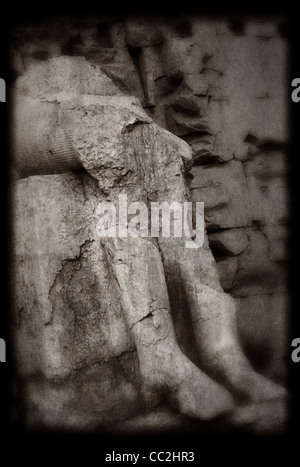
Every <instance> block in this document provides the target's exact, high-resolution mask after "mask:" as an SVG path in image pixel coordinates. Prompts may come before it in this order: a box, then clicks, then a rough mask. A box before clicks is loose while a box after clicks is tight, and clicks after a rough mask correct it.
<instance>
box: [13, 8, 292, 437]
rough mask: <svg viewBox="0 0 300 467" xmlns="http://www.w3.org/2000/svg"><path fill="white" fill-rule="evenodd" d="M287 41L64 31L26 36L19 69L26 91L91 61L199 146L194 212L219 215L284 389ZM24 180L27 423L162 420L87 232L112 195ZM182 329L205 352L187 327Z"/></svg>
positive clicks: (277, 27) (86, 28)
mask: <svg viewBox="0 0 300 467" xmlns="http://www.w3.org/2000/svg"><path fill="white" fill-rule="evenodd" d="M282 31H283V27H282V21H281V20H280V19H277V18H274V19H271V20H268V21H264V22H260V21H258V20H256V19H255V20H254V19H253V20H251V19H247V20H245V21H243V19H242V20H241V21H240V22H239V23H237V22H233V21H231V20H230V18H228V19H226V18H224V19H215V18H213V19H203V18H200V17H196V16H182V17H177V18H174V19H173V20H167V19H164V18H162V17H158V18H153V17H124V18H118V17H115V18H114V17H110V16H107V17H104V16H99V17H93V18H91V17H89V18H72V19H67V18H56V19H55V20H53V21H51V22H50V21H49V22H39V23H34V24H20V25H18V26H17V27H16V28H15V29H14V30H13V31H12V36H11V57H12V62H11V63H12V70H13V72H14V73H15V76H16V77H17V76H20V75H22V74H23V73H24V72H25V71H26V70H27V69H28V66H29V65H30V64H32V63H40V62H43V61H47V60H48V59H49V58H51V57H59V56H61V55H70V56H83V57H85V58H86V60H88V61H89V62H90V63H91V64H93V65H95V66H97V67H100V68H101V70H102V71H104V72H105V73H106V74H107V75H108V76H109V77H110V78H111V79H112V80H113V81H114V83H115V84H116V85H117V87H118V88H119V89H120V90H121V91H122V92H124V93H128V94H129V95H133V96H135V97H137V98H138V99H139V100H140V102H141V104H142V106H143V107H144V109H145V111H146V112H147V114H148V115H149V116H150V117H151V118H152V119H153V120H154V121H155V122H156V123H158V124H159V125H160V126H162V127H163V128H165V129H167V130H169V131H171V132H172V133H174V134H175V135H177V136H179V137H181V138H183V139H184V140H185V141H186V142H187V143H188V144H189V145H190V146H191V148H192V152H193V167H192V169H191V171H190V176H189V187H190V192H191V200H193V201H204V203H205V220H206V227H207V231H208V238H209V243H210V247H211V250H212V252H213V254H214V256H215V259H216V262H217V268H218V272H219V276H220V280H221V284H222V287H223V288H224V290H225V291H226V292H227V293H230V294H231V295H232V296H233V297H234V298H235V300H236V303H237V309H238V315H237V318H238V326H239V333H240V339H241V343H242V345H243V347H244V348H245V350H246V353H247V355H248V357H249V359H250V360H251V362H252V363H253V364H254V366H255V367H256V368H257V369H258V370H259V371H261V372H262V373H263V374H265V375H267V376H268V377H270V378H272V379H274V380H276V381H279V382H282V383H284V382H285V381H286V363H285V360H286V359H287V355H286V351H287V350H288V349H289V346H288V345H287V340H286V339H287V329H288V311H289V310H288V299H289V293H288V287H287V280H288V270H287V260H288V254H289V252H288V228H287V224H288V219H289V190H288V170H289V164H288V155H287V147H288V142H289V131H288V128H289V125H288V108H287V105H288V102H289V96H288V95H287V93H288V92H289V86H288V84H287V66H288V64H287V58H288V53H289V51H288V42H287V39H286V38H285V37H284V35H283V33H282ZM70 86H72V82H70ZM19 178H20V179H19ZM15 179H16V181H15V186H16V188H15V193H16V194H15V200H16V203H15V210H14V218H15V232H16V234H15V236H16V248H15V249H16V260H17V263H16V264H17V266H16V268H15V271H16V272H15V274H16V280H15V290H16V293H15V296H16V303H15V307H14V308H15V313H14V325H13V327H14V334H15V342H16V355H17V364H18V373H19V379H20V381H22V382H23V393H24V394H23V398H24V400H25V405H26V407H27V410H26V413H27V419H26V423H27V424H28V425H30V426H39V425H44V426H51V427H52V426H55V427H57V426H58V427H63V428H65V427H74V428H82V427H84V428H95V427H97V426H101V425H107V424H111V423H117V422H119V421H122V420H125V419H129V418H131V417H133V416H136V415H138V414H140V413H142V412H143V411H145V410H151V409H152V408H153V407H154V406H155V405H156V404H158V403H159V402H161V401H160V399H159V397H158V395H157V394H149V393H147V391H146V390H145V388H144V387H143V385H142V383H141V378H140V375H139V367H138V360H137V355H136V350H135V347H134V343H133V341H132V338H131V336H130V333H129V332H128V329H127V327H126V323H125V321H124V318H123V316H122V313H121V309H120V304H119V301H118V298H117V296H116V293H115V290H114V284H113V281H112V279H111V277H110V275H109V271H108V269H107V267H106V263H105V258H104V257H102V258H99V257H97V255H99V252H97V251H96V249H95V247H94V241H95V238H94V237H93V235H92V233H91V231H90V230H89V228H88V220H89V219H90V217H89V216H90V215H91V212H92V209H93V208H94V207H95V203H96V202H99V199H101V191H100V190H99V188H98V187H97V186H96V185H95V183H94V182H93V180H92V179H91V178H90V177H89V176H88V175H87V174H84V173H81V174H79V175H78V174H76V175H74V174H72V173H66V174H61V175H41V176H35V177H29V178H23V177H22V176H21V177H20V176H19V175H18V174H17V173H15ZM97 200H98V201H97ZM37 219H38V222H37ZM32 225H34V229H33V230H32ZM32 231H34V235H32ZM95 265H97V266H95ZM90 271H92V274H91V273H90ZM33 277H34V282H33V281H32V278H33ZM83 291H84V294H83ZM99 297H100V298H99ZM171 301H172V297H171ZM53 310H55V313H54V311H53ZM182 311H183V312H184V310H182ZM174 319H175V325H176V330H177V334H178V337H179V340H180V342H181V344H182V347H183V348H185V349H186V352H192V351H190V350H189V348H188V347H189V338H188V336H185V335H184V334H185V333H184V330H183V328H182V326H184V320H182V317H180V316H177V314H176V313H175V316H174ZM87 387H88V390H87ZM45 401H46V402H45Z"/></svg>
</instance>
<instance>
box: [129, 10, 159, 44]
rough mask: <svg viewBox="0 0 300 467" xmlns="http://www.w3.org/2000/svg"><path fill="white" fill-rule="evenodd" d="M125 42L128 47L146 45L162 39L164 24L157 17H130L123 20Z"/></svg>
mask: <svg viewBox="0 0 300 467" xmlns="http://www.w3.org/2000/svg"><path fill="white" fill-rule="evenodd" d="M125 34H126V44H127V45H128V46H129V47H147V46H148V45H156V44H159V43H160V42H162V41H163V40H164V25H163V24H162V23H161V21H160V20H159V19H154V18H148V19H147V18H145V17H140V18H139V17H132V18H128V19H127V20H126V21H125Z"/></svg>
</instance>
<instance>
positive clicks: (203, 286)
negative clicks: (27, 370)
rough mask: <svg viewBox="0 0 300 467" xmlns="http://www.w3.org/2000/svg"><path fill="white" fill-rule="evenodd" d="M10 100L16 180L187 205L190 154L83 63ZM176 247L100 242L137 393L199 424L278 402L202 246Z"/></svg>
mask: <svg viewBox="0 0 300 467" xmlns="http://www.w3.org/2000/svg"><path fill="white" fill-rule="evenodd" d="M32 83H35V85H32ZM13 96H14V100H15V107H14V113H13V122H12V131H13V135H12V142H13V146H14V147H13V153H14V164H15V167H16V168H17V171H18V172H19V173H20V174H21V175H23V176H29V175H35V174H49V173H63V172H67V171H70V170H78V169H81V170H82V169H84V170H85V171H86V172H87V173H88V174H89V175H90V176H91V177H93V178H94V179H95V180H96V181H97V183H98V184H99V187H100V189H101V191H102V193H103V194H104V196H105V198H106V200H107V201H108V202H111V203H115V204H116V203H118V197H119V195H120V194H123V195H124V194H126V195H127V198H128V202H130V203H131V202H144V203H145V204H146V205H149V204H150V203H151V202H157V201H159V202H161V201H168V202H169V203H170V202H173V201H177V202H179V203H183V202H185V201H187V200H188V196H189V190H188V187H187V184H186V181H185V175H186V171H187V170H188V168H189V166H190V164H191V159H192V155H191V149H190V147H189V145H188V144H187V143H186V142H185V141H183V140H181V139H180V138H178V137H177V136H174V135H173V134H171V133H170V132H168V131H166V130H164V129H162V128H161V127H159V126H158V125H157V124H155V123H154V122H153V121H152V120H151V119H150V118H149V116H148V115H147V114H146V113H145V112H144V110H143V108H142V106H141V105H140V103H139V101H138V100H137V99H136V98H133V97H131V96H128V95H125V94H124V93H123V92H121V91H120V90H119V89H118V88H117V87H116V86H115V84H114V83H113V82H112V81H111V80H110V79H109V78H108V77H107V75H105V74H104V73H103V72H102V71H101V70H100V68H97V67H95V66H93V65H91V64H89V63H88V62H87V61H86V60H85V59H84V58H82V57H66V56H62V57H59V58H52V59H50V60H48V61H47V62H43V63H41V64H36V65H35V66H32V67H30V68H29V69H28V70H27V71H26V73H24V75H23V76H21V77H20V78H19V79H18V80H17V82H16V85H15V88H14V91H13ZM98 220H99V219H98ZM96 221H97V219H96ZM93 228H94V227H93ZM185 240H186V238H184V237H182V238H176V237H174V236H171V237H169V238H164V237H161V236H159V237H158V238H152V237H151V236H149V237H141V236H137V237H136V238H133V237H129V236H127V237H118V236H116V237H111V238H110V237H102V238H99V239H98V241H99V247H100V244H101V245H102V246H103V248H104V250H105V254H106V256H107V259H108V262H109V267H110V268H111V271H112V274H113V276H114V277H115V279H116V283H117V287H118V291H119V296H120V301H121V305H122V310H123V312H124V315H125V317H126V320H127V323H128V326H129V328H130V330H131V333H132V335H133V337H134V342H135V345H136V348H137V352H138V357H139V364H140V370H141V374H142V377H143V380H144V383H145V384H146V385H147V386H149V387H153V388H155V389H159V390H160V391H164V392H167V393H168V394H169V395H170V396H171V398H172V399H173V401H174V402H175V404H176V406H177V408H178V410H179V411H180V413H182V414H187V415H189V416H193V417H198V418H200V419H204V420H205V419H211V418H213V417H216V416H218V415H221V414H224V413H228V412H230V411H232V410H233V408H234V400H237V399H236V398H238V399H239V400H243V401H258V400H263V399H264V400H270V399H279V398H283V397H286V391H285V389H284V388H283V387H281V386H279V385H278V384H276V383H274V382H272V381H271V380H268V379H267V378H265V377H263V376H262V375H260V374H258V373H257V372H255V371H254V370H253V368H252V367H251V365H250V363H249V362H248V360H247V358H246V357H245V355H244V353H243V351H242V349H241V346H240V343H239V339H238V334H237V326H236V316H235V304H234V300H233V298H232V297H231V296H230V295H228V294H226V293H224V291H223V290H222V288H221V286H220V283H219V279H218V274H217V271H216V266H215V261H214V258H213V256H212V253H211V251H210V248H209V245H208V240H207V237H206V234H205V238H204V243H203V246H201V247H200V248H186V246H185ZM166 273H167V275H168V277H169V281H171V282H172V281H174V284H177V283H180V286H181V287H182V288H183V289H184V292H185V295H186V299H187V308H188V310H189V313H190V319H191V322H192V326H193V332H194V337H195V342H196V346H197V351H198V353H199V354H200V356H201V361H202V362H203V369H204V370H205V372H204V371H203V370H200V368H198V367H197V366H196V365H195V364H194V363H192V361H191V360H189V359H188V358H187V357H186V356H185V355H184V353H183V352H182V351H181V349H180V348H179V345H178V343H177V340H176V337H175V332H174V327H173V323H172V318H171V310H170V302H169V295H168V285H169V284H168V285H167V283H166ZM81 293H84V291H83V292H81ZM208 375H209V376H208Z"/></svg>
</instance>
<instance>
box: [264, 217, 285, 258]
mask: <svg viewBox="0 0 300 467" xmlns="http://www.w3.org/2000/svg"><path fill="white" fill-rule="evenodd" d="M261 231H262V232H263V233H264V234H265V235H266V236H267V238H268V240H269V245H270V246H269V256H270V259H271V260H273V261H287V260H288V259H289V258H290V235H289V230H288V226H286V225H265V226H261Z"/></svg>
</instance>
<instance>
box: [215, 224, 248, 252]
mask: <svg viewBox="0 0 300 467" xmlns="http://www.w3.org/2000/svg"><path fill="white" fill-rule="evenodd" d="M208 239H209V245H210V247H211V249H212V250H213V251H215V250H217V251H218V252H219V253H217V254H219V255H222V253H223V255H224V256H234V255H238V254H239V253H241V252H242V251H244V250H245V248H246V247H247V246H248V244H249V240H248V236H247V234H246V233H245V231H244V230H243V229H234V228H232V229H228V230H221V231H219V232H212V233H210V234H209V235H208Z"/></svg>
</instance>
